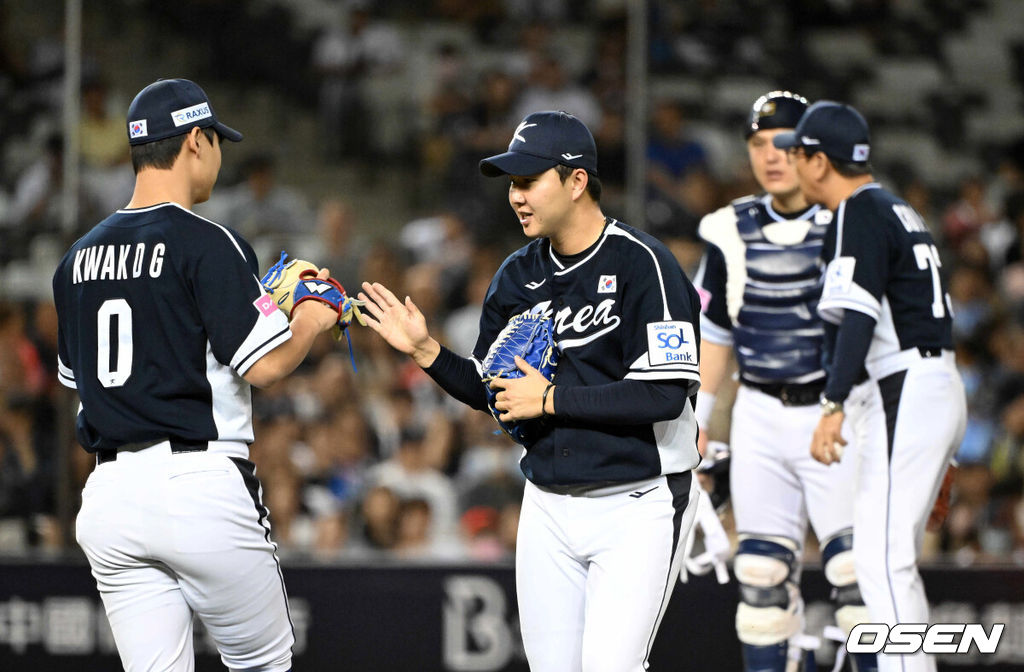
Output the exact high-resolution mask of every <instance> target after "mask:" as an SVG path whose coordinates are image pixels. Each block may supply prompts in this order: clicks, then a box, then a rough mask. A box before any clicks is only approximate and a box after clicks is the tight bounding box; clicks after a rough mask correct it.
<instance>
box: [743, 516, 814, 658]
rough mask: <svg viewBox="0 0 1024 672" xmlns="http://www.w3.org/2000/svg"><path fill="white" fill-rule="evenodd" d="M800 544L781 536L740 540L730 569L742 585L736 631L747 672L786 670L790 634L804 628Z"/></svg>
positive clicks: (792, 635) (747, 537) (794, 634)
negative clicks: (798, 573)
mask: <svg viewBox="0 0 1024 672" xmlns="http://www.w3.org/2000/svg"><path fill="white" fill-rule="evenodd" d="M797 548H798V546H797V545H796V543H795V542H793V541H791V540H789V539H783V538H780V537H771V538H769V537H750V536H746V537H743V538H741V539H740V542H739V547H738V548H737V550H736V559H735V561H734V563H733V571H734V573H735V574H736V580H737V581H738V582H739V584H740V603H739V606H738V607H737V609H736V635H737V637H738V638H739V640H740V642H741V643H742V645H743V659H744V669H745V670H746V671H747V672H790V670H792V669H793V666H792V665H790V664H789V649H790V638H792V637H795V636H796V635H797V634H798V633H799V632H800V631H801V630H802V629H803V601H802V600H801V598H800V592H799V588H798V587H797V585H796V583H795V575H796V571H797V568H798V561H797V556H796V551H797Z"/></svg>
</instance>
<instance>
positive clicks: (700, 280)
mask: <svg viewBox="0 0 1024 672" xmlns="http://www.w3.org/2000/svg"><path fill="white" fill-rule="evenodd" d="M728 278H729V274H728V267H727V266H726V263H725V255H724V254H723V253H722V250H721V249H720V248H719V247H718V246H717V245H715V244H713V243H707V245H706V247H705V249H704V256H703V257H702V258H701V261H700V266H699V267H698V268H697V275H696V277H695V278H694V280H693V284H694V287H695V288H696V290H697V294H698V295H699V296H700V305H701V315H700V331H701V334H700V335H701V338H702V339H704V340H707V341H709V342H711V343H717V344H719V345H728V346H732V342H733V341H732V320H731V319H730V318H729V308H728V304H727V302H726V298H725V291H726V285H727V282H728Z"/></svg>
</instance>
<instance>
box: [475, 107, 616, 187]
mask: <svg viewBox="0 0 1024 672" xmlns="http://www.w3.org/2000/svg"><path fill="white" fill-rule="evenodd" d="M558 164H562V165H564V166H569V167H570V168H582V169H583V170H585V171H587V172H588V173H590V174H592V175H597V145H596V144H595V143H594V136H593V135H591V134H590V130H589V129H588V128H587V127H586V125H585V124H584V123H583V122H582V121H580V120H579V119H577V118H576V117H574V116H573V115H571V114H569V113H568V112H556V111H545V112H534V113H532V114H528V115H526V118H525V119H523V120H522V121H521V122H520V123H519V126H517V127H516V130H515V132H514V133H513V134H512V141H511V142H510V143H509V145H508V151H507V152H505V153H504V154H497V155H495V156H491V157H488V158H486V159H484V160H483V161H481V162H480V172H481V173H483V174H484V175H486V176H487V177H498V176H499V175H537V174H539V173H543V172H544V171H546V170H548V169H549V168H554V167H555V166H556V165H558Z"/></svg>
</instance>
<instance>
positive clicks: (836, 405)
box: [821, 397, 843, 415]
mask: <svg viewBox="0 0 1024 672" xmlns="http://www.w3.org/2000/svg"><path fill="white" fill-rule="evenodd" d="M842 412H843V402H841V401H831V400H829V399H826V398H825V397H822V398H821V414H822V415H832V414H833V413H842Z"/></svg>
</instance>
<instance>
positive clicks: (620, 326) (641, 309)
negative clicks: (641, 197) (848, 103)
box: [473, 218, 700, 485]
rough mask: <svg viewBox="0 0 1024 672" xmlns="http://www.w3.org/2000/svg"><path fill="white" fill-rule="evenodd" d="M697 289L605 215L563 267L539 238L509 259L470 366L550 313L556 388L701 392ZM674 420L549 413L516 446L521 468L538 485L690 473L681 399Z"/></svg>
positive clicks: (688, 418)
mask: <svg viewBox="0 0 1024 672" xmlns="http://www.w3.org/2000/svg"><path fill="white" fill-rule="evenodd" d="M699 310H700V304H699V299H698V297H697V293H696V290H695V289H694V288H693V285H691V284H690V281H689V280H688V279H687V278H686V275H685V274H684V273H683V271H682V269H681V268H680V267H679V263H678V261H677V260H676V258H675V257H674V256H673V255H672V253H671V252H670V251H669V250H668V249H667V248H666V247H665V246H664V245H662V244H661V243H660V242H659V241H658V240H657V239H655V238H654V237H652V236H650V235H648V234H645V233H642V232H640V231H637V230H635V229H633V228H631V227H629V226H626V225H624V224H622V223H620V222H617V221H615V220H614V219H610V218H609V219H608V220H607V224H606V226H605V229H604V232H603V233H602V234H601V237H600V239H599V240H598V241H597V243H595V244H594V245H593V246H592V247H591V248H590V249H589V250H588V251H587V253H586V254H585V255H584V256H583V258H581V259H579V260H574V261H572V262H571V265H569V266H566V265H564V264H563V263H562V262H561V261H560V260H559V259H558V258H557V257H556V255H555V254H553V252H552V250H551V243H550V241H549V240H548V239H546V238H542V239H538V240H535V241H533V242H531V243H530V244H528V245H526V246H525V247H523V248H521V249H520V250H518V251H517V252H514V253H513V254H512V255H510V256H509V257H508V258H507V259H506V260H505V261H504V263H503V264H502V265H501V268H499V269H498V272H497V273H496V274H495V276H494V279H493V280H492V281H491V285H490V288H489V289H488V291H487V296H486V298H485V300H484V306H483V313H482V315H481V318H480V335H479V338H478V340H477V343H476V347H475V348H474V350H473V360H474V363H475V364H476V366H477V369H478V370H479V369H480V362H481V361H483V359H484V358H485V357H486V355H487V350H488V349H489V347H490V345H491V343H492V342H493V341H494V339H495V337H496V336H497V335H498V332H500V331H501V329H502V328H503V327H504V326H505V325H506V323H507V322H508V320H509V318H510V317H512V316H513V315H517V314H519V313H522V312H525V311H531V312H542V313H547V314H549V315H551V317H552V319H553V320H554V323H555V332H556V338H557V340H558V344H559V347H560V348H561V357H560V360H559V363H558V369H557V372H556V374H555V382H556V383H557V384H558V385H566V386H577V385H602V384H607V383H612V382H616V381H620V380H625V379H632V380H646V381H672V380H678V381H683V382H684V383H686V385H685V388H686V394H687V395H688V396H689V395H693V394H696V391H697V388H698V386H699V385H700V376H699V374H698V369H697V358H698V352H699V349H700V348H699V346H700V329H699V324H698V322H697V319H698V315H699ZM683 406H684V410H683V413H682V414H681V415H680V416H679V417H678V418H666V419H665V420H664V421H660V422H655V423H648V424H644V425H609V424H595V423H582V422H573V421H570V420H566V419H564V418H555V419H554V420H553V421H552V422H550V423H548V425H547V430H546V431H545V433H544V434H542V436H541V438H540V439H539V440H538V441H537V442H536V443H535V444H533V445H531V446H530V447H529V449H528V450H527V451H525V453H524V455H523V458H522V460H521V466H522V469H523V472H524V473H525V474H526V476H527V477H528V478H529V479H530V480H531V481H533V482H534V483H537V484H539V485H549V484H559V485H571V484H586V483H603V482H625V481H634V480H640V479H644V478H650V477H654V476H658V475H660V474H671V473H678V472H682V471H686V470H688V469H692V468H693V467H695V466H696V465H697V463H698V462H699V461H700V458H699V455H698V453H697V449H696V438H697V424H696V421H695V419H694V416H693V406H692V403H685V404H684V405H683Z"/></svg>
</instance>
